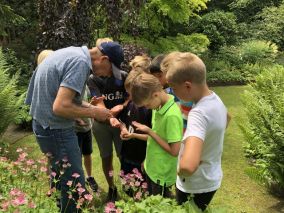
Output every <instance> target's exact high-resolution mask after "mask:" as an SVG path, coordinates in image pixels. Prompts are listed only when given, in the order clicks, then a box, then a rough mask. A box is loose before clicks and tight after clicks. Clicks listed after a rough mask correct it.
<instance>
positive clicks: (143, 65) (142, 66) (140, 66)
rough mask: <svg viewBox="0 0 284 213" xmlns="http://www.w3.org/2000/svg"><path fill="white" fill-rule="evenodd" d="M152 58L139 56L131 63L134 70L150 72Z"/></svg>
mask: <svg viewBox="0 0 284 213" xmlns="http://www.w3.org/2000/svg"><path fill="white" fill-rule="evenodd" d="M150 64H151V58H150V57H148V56H147V55H137V56H135V57H134V59H132V60H131V61H130V63H129V65H130V66H131V69H132V70H136V71H144V72H149V66H150Z"/></svg>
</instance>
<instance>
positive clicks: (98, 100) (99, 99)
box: [90, 96, 105, 106]
mask: <svg viewBox="0 0 284 213" xmlns="http://www.w3.org/2000/svg"><path fill="white" fill-rule="evenodd" d="M104 99H105V96H101V97H96V96H94V97H92V99H91V101H90V104H92V105H94V106H97V105H98V104H100V103H102V102H103V101H104Z"/></svg>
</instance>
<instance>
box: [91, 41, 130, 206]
mask: <svg viewBox="0 0 284 213" xmlns="http://www.w3.org/2000/svg"><path fill="white" fill-rule="evenodd" d="M97 51H98V55H99V57H98V60H97V63H96V72H95V73H94V74H93V75H91V76H90V78H89V80H88V87H89V89H90V92H91V96H93V97H101V96H103V97H104V100H103V102H102V103H101V104H100V106H101V107H103V108H107V109H109V110H110V111H111V113H112V115H113V116H114V117H116V118H119V116H120V112H121V111H122V110H123V108H124V107H125V106H126V105H127V93H126V91H125V88H124V81H125V79H126V77H127V73H126V72H124V71H122V70H120V65H121V63H122V62H123V60H124V56H123V51H122V49H121V47H120V46H119V45H118V43H116V42H102V43H99V44H97ZM114 120H115V119H114ZM116 121H117V120H116ZM114 126H115V124H113V123H112V119H110V122H100V121H98V120H96V119H95V122H94V124H93V133H94V136H95V138H96V141H97V144H98V147H99V151H100V156H101V159H102V167H103V172H104V175H105V178H106V180H107V183H108V185H109V191H108V197H107V201H115V200H116V199H117V189H116V187H115V185H114V182H113V177H112V170H113V163H112V161H113V148H112V147H113V143H114V146H115V149H116V154H117V156H118V157H120V151H121V146H122V142H121V139H120V129H119V128H115V127H114Z"/></svg>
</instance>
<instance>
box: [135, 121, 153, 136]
mask: <svg viewBox="0 0 284 213" xmlns="http://www.w3.org/2000/svg"><path fill="white" fill-rule="evenodd" d="M132 124H133V126H135V127H136V130H138V131H141V132H144V133H146V134H148V133H149V132H150V130H151V128H149V127H148V126H146V125H143V124H140V123H138V122H136V121H133V122H132Z"/></svg>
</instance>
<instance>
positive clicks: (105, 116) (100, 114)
mask: <svg viewBox="0 0 284 213" xmlns="http://www.w3.org/2000/svg"><path fill="white" fill-rule="evenodd" d="M92 109H93V111H94V116H93V118H94V119H96V120H97V121H106V120H109V119H110V118H112V117H113V116H112V114H111V113H110V111H109V110H108V109H106V108H101V107H92Z"/></svg>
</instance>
